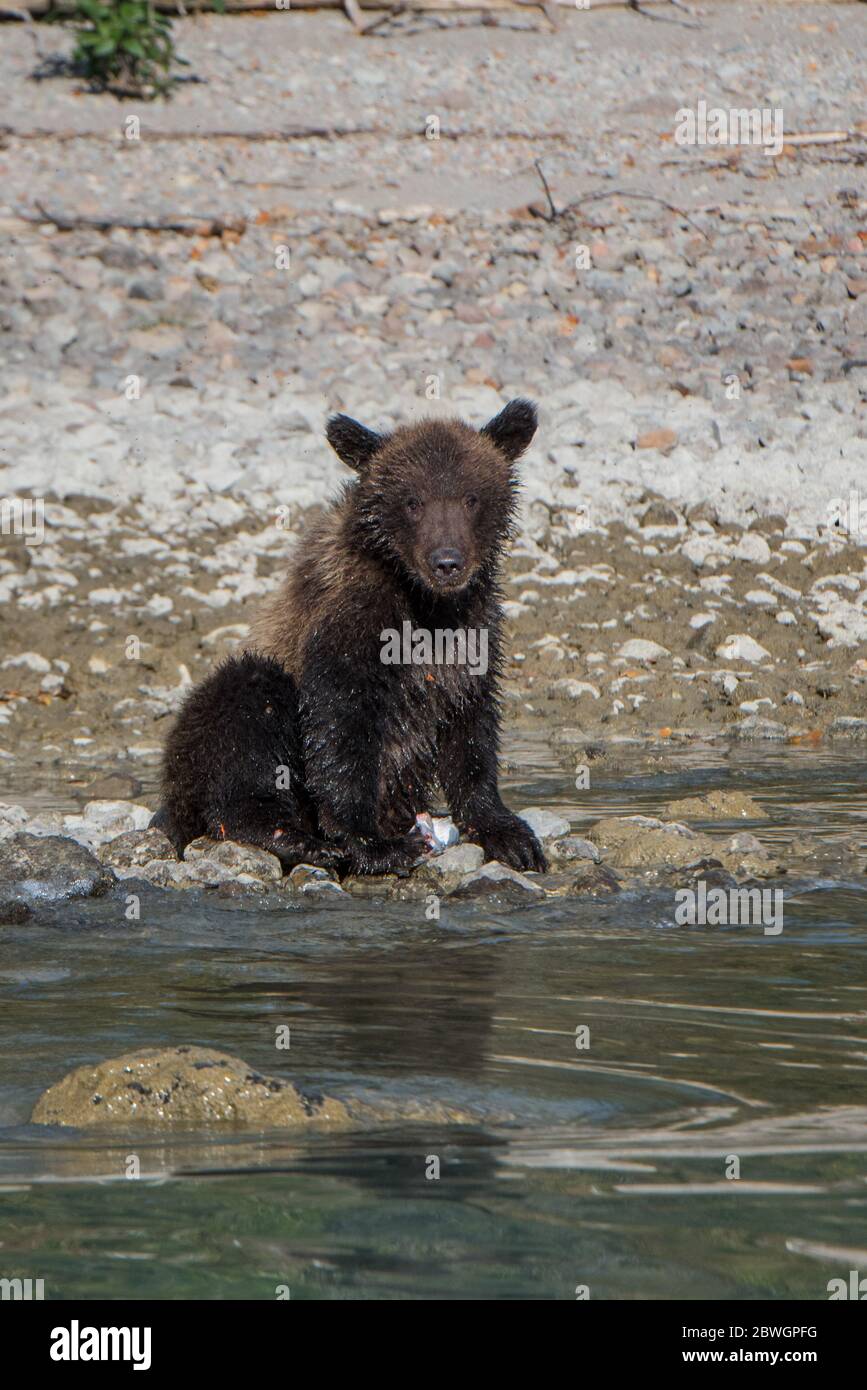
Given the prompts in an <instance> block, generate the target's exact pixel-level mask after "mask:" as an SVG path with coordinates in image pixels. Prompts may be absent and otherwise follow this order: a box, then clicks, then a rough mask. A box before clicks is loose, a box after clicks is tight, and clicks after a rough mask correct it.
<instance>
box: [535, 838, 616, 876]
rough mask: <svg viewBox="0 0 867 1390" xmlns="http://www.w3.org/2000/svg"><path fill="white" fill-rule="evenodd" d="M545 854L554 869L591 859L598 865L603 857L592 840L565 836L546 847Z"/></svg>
mask: <svg viewBox="0 0 867 1390" xmlns="http://www.w3.org/2000/svg"><path fill="white" fill-rule="evenodd" d="M545 852H546V853H547V855H548V859H549V861H550V863H551V865H552V866H553V867H555V868H556V867H557V866H558V865H564V864H573V863H575V862H576V861H577V860H580V859H590V860H592V861H593V863H594V864H598V863H599V860H600V858H601V857H602V856H601V855H600V853H599V850H598V849H597V847H596V845H594V844H593V842H592V840H584V839H582V838H581V836H580V835H565V836H564V837H563V839H562V840H554V841H553V842H552V843H551V844H549V845H546V846H545Z"/></svg>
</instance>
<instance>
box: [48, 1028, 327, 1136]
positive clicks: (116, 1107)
mask: <svg viewBox="0 0 867 1390" xmlns="http://www.w3.org/2000/svg"><path fill="white" fill-rule="evenodd" d="M32 1120H33V1123H34V1124H42V1125H72V1126H75V1127H76V1128H87V1127H90V1126H92V1125H120V1126H124V1127H130V1126H138V1125H147V1126H149V1127H158V1128H163V1127H168V1126H173V1127H180V1128H184V1129H199V1128H201V1127H202V1126H210V1125H226V1124H231V1125H237V1126H239V1127H242V1128H244V1129H286V1128H291V1129H345V1128H347V1127H348V1126H349V1125H350V1124H351V1123H352V1120H351V1118H350V1115H349V1112H348V1110H347V1109H346V1107H345V1106H344V1104H343V1103H342V1101H339V1100H333V1099H332V1098H331V1097H328V1096H321V1095H318V1094H316V1093H307V1092H304V1091H302V1090H301V1089H300V1088H299V1087H297V1086H296V1085H295V1084H294V1082H291V1081H280V1080H275V1079H274V1078H273V1077H267V1076H262V1075H261V1074H260V1073H259V1072H257V1071H255V1070H254V1069H253V1068H252V1067H249V1066H248V1065H247V1063H246V1062H242V1061H241V1060H240V1058H238V1057H230V1056H229V1055H228V1054H227V1053H225V1052H218V1051H216V1050H215V1049H213V1048H208V1047H168V1048H160V1049H153V1050H152V1049H148V1050H146V1051H142V1052H128V1053H126V1054H125V1055H124V1056H123V1057H112V1058H110V1059H109V1060H108V1061H105V1062H97V1063H95V1064H93V1065H89V1066H83V1067H76V1069H75V1071H71V1072H70V1073H69V1075H68V1076H65V1077H64V1078H63V1080H62V1081H58V1082H57V1083H56V1085H54V1086H49V1088H48V1090H47V1091H45V1092H44V1093H43V1095H42V1096H40V1098H39V1100H38V1101H37V1102H36V1106H35V1108H34V1110H33V1116H32Z"/></svg>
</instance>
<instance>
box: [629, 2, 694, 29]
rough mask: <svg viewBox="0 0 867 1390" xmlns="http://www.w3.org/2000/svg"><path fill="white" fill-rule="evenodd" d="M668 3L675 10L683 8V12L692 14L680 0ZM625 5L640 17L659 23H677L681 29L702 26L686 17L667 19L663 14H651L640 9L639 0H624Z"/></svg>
mask: <svg viewBox="0 0 867 1390" xmlns="http://www.w3.org/2000/svg"><path fill="white" fill-rule="evenodd" d="M668 3H669V5H672V6H673V7H674V9H676V10H683V12H684V14H692V10H691V9H690V8H689V7H688V6H687V5H683V4H681V0H668ZM626 7H627V9H630V10H634V11H635V13H636V14H640V15H641V17H642V19H655V20H658V21H659V23H660V24H677V25H679V26H680V28H681V29H700V28H701V27H702V26H701V25H700V24H697V23H696V24H693V23H692V22H691V21H689V20H687V19H669V18H668V17H667V16H666V15H664V14H651V13H650V10H645V9H642V7H641V5H640V4H639V0H626Z"/></svg>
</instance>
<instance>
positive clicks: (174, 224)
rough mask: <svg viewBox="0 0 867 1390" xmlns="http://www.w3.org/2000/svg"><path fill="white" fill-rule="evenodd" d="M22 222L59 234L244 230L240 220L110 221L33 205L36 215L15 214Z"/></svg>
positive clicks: (203, 233) (119, 218)
mask: <svg viewBox="0 0 867 1390" xmlns="http://www.w3.org/2000/svg"><path fill="white" fill-rule="evenodd" d="M15 216H16V217H20V218H21V220H22V221H23V222H53V223H54V226H55V227H57V228H58V229H59V230H60V231H62V232H75V231H80V230H82V229H83V228H87V229H89V230H92V231H97V232H110V231H113V230H114V229H115V228H116V227H125V228H126V229H127V230H128V231H131V232H179V233H180V234H181V235H182V236H222V235H223V233H224V232H238V233H243V232H244V231H246V229H247V222H246V219H245V218H243V217H195V216H189V217H185V216H173V217H172V216H170V217H134V216H129V217H126V216H124V214H123V213H115V214H113V215H112V216H110V217H89V216H86V215H83V214H79V213H76V212H73V213H65V212H60V211H59V210H58V209H57V208H47V207H44V206H43V205H42V204H41V203H37V204H36V213H35V214H34V213H32V212H30V211H28V210H27V209H23V210H20V211H18V212H16V214H15Z"/></svg>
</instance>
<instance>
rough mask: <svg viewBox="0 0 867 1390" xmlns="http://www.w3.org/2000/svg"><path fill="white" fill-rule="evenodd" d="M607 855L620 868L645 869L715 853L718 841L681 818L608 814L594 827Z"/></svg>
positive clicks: (595, 840)
mask: <svg viewBox="0 0 867 1390" xmlns="http://www.w3.org/2000/svg"><path fill="white" fill-rule="evenodd" d="M589 834H590V837H591V838H592V840H593V843H594V844H596V845H598V846H599V848H600V850H601V851H602V854H603V857H604V858H605V859H606V860H610V861H611V863H612V864H615V865H616V866H618V867H619V868H624V869H645V868H649V867H652V866H657V865H667V866H669V867H682V866H684V865H686V864H689V863H691V862H692V861H693V860H694V859H699V858H701V856H702V855H712V854H713V853H714V851H715V849H716V844H715V842H714V841H713V840H712V839H711V838H710V836H709V835H701V834H699V833H698V831H696V830H691V829H690V827H689V826H688V825H682V824H681V823H680V822H679V821H662V820H656V819H655V818H654V817H652V816H606V817H605V818H604V819H603V820H598V821H597V822H596V823H595V825H593V826H592V827H591V829H590V832H589Z"/></svg>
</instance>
